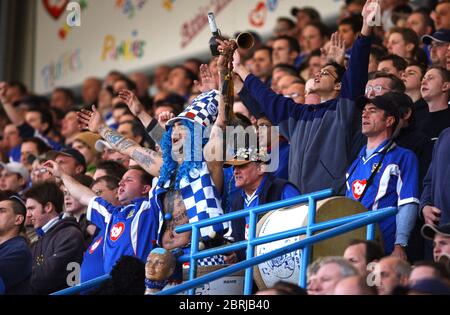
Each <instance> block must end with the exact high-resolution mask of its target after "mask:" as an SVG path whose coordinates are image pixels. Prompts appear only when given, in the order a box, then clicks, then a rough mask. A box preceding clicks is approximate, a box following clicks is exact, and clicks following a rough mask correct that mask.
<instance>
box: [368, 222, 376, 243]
mask: <svg viewBox="0 0 450 315" xmlns="http://www.w3.org/2000/svg"><path fill="white" fill-rule="evenodd" d="M367 240H369V241H373V240H375V223H372V224H369V225H368V226H367Z"/></svg>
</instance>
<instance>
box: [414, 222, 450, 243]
mask: <svg viewBox="0 0 450 315" xmlns="http://www.w3.org/2000/svg"><path fill="white" fill-rule="evenodd" d="M421 233H422V236H423V237H424V238H426V239H429V240H433V239H434V236H435V235H436V233H438V234H441V235H444V236H447V237H450V223H446V224H442V225H441V226H434V225H431V224H425V225H424V226H422V230H421Z"/></svg>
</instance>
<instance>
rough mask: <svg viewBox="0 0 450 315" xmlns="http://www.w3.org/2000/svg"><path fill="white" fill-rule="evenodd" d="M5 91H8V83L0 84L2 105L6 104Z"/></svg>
mask: <svg viewBox="0 0 450 315" xmlns="http://www.w3.org/2000/svg"><path fill="white" fill-rule="evenodd" d="M6 91H8V83H6V82H0V102H1V103H3V104H5V103H8V99H7V97H6Z"/></svg>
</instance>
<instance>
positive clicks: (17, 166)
mask: <svg viewBox="0 0 450 315" xmlns="http://www.w3.org/2000/svg"><path fill="white" fill-rule="evenodd" d="M0 167H1V168H3V169H5V170H6V171H7V172H8V173H14V174H19V175H20V176H21V177H22V178H23V179H24V180H25V181H28V180H29V179H30V173H29V172H28V170H27V168H26V167H25V166H23V165H22V164H21V163H17V162H9V163H7V164H5V163H0Z"/></svg>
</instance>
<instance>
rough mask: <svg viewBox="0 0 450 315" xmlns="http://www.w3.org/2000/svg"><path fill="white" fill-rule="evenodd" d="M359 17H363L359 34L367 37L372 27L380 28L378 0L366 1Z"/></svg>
mask: <svg viewBox="0 0 450 315" xmlns="http://www.w3.org/2000/svg"><path fill="white" fill-rule="evenodd" d="M361 15H362V17H363V27H362V29H361V34H362V35H364V36H369V35H370V33H371V32H372V28H373V27H374V26H381V8H380V2H379V0H367V1H366V4H365V5H364V8H363V10H362V12H361Z"/></svg>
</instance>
